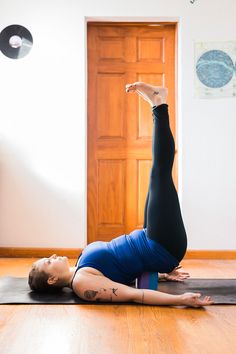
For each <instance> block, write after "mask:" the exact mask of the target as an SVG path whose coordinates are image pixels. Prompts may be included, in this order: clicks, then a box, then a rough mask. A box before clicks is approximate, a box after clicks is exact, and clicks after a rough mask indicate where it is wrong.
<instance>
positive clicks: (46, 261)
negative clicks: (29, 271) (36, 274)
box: [34, 254, 70, 278]
mask: <svg viewBox="0 0 236 354" xmlns="http://www.w3.org/2000/svg"><path fill="white" fill-rule="evenodd" d="M34 265H35V266H37V268H38V270H39V271H44V272H45V273H47V274H50V275H52V276H55V277H58V278H62V277H63V275H64V274H66V273H68V271H69V270H70V265H69V262H68V258H67V257H58V256H57V255H56V254H53V255H52V256H51V257H48V258H41V259H39V260H38V261H36V262H35V263H34Z"/></svg>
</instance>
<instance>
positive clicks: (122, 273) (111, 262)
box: [76, 229, 179, 285]
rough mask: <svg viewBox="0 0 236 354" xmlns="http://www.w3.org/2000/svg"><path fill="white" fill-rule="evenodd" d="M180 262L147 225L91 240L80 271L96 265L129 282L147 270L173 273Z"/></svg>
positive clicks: (107, 273)
mask: <svg viewBox="0 0 236 354" xmlns="http://www.w3.org/2000/svg"><path fill="white" fill-rule="evenodd" d="M178 264H179V262H178V260H177V259H176V258H175V257H173V256H172V255H171V254H170V253H169V252H168V251H167V250H166V249H165V248H164V247H163V246H161V245H160V244H159V243H157V242H156V241H153V240H151V239H149V238H148V237H147V235H146V229H142V230H134V231H133V232H131V233H130V234H129V235H122V236H118V237H116V238H114V239H113V240H111V241H110V242H104V241H96V242H92V243H90V244H89V245H88V246H86V247H85V249H84V250H83V252H82V253H81V255H80V256H79V258H78V260H77V263H76V266H77V269H76V271H77V270H79V269H80V268H83V267H92V268H95V269H97V270H99V271H100V272H102V273H103V274H104V275H105V276H106V277H107V278H109V279H111V280H113V281H115V282H118V283H122V284H126V285H129V284H131V283H132V282H133V281H134V280H135V279H136V278H137V277H139V276H140V275H141V274H142V273H144V272H159V273H170V272H171V271H172V270H173V269H174V268H175V267H177V266H178Z"/></svg>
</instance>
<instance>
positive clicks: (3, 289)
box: [0, 276, 236, 305]
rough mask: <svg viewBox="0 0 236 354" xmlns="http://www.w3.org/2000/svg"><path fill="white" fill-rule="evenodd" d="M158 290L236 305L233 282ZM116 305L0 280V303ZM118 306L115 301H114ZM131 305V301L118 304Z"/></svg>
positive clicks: (22, 280) (164, 284) (164, 286)
mask: <svg viewBox="0 0 236 354" xmlns="http://www.w3.org/2000/svg"><path fill="white" fill-rule="evenodd" d="M158 290H159V291H162V292H168V293H170V294H181V293H184V292H200V293H201V294H202V295H203V296H204V295H209V296H211V297H212V299H213V300H214V302H215V304H216V305H217V304H219V305H220V304H229V305H233V304H236V279H188V280H186V281H184V282H182V283H180V282H168V281H163V282H161V281H160V282H159V284H158ZM114 303H115V302H112V303H111V302H90V301H84V300H82V299H81V298H79V297H77V296H76V295H75V294H74V292H73V291H72V290H71V289H69V288H63V289H62V291H61V292H59V293H56V294H47V293H43V294H40V293H36V292H34V291H31V290H30V288H29V286H28V279H27V278H19V277H17V278H16V277H11V276H5V277H0V304H114ZM117 303H118V302H117ZM119 304H120V305H121V304H133V305H137V304H136V303H133V302H126V303H124V302H119Z"/></svg>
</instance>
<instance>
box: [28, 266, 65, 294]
mask: <svg viewBox="0 0 236 354" xmlns="http://www.w3.org/2000/svg"><path fill="white" fill-rule="evenodd" d="M49 276H50V275H49V274H47V273H46V272H44V271H43V270H41V271H40V270H39V269H38V268H37V267H36V265H34V266H33V267H32V269H31V271H30V272H29V277H28V284H29V287H30V289H31V290H34V291H37V292H57V291H59V290H61V289H62V288H61V287H59V286H58V285H54V284H51V285H50V284H48V282H47V281H48V278H49Z"/></svg>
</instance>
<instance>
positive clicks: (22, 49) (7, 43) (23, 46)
mask: <svg viewBox="0 0 236 354" xmlns="http://www.w3.org/2000/svg"><path fill="white" fill-rule="evenodd" d="M32 45H33V37H32V35H31V33H30V31H29V30H28V29H27V28H25V27H23V26H21V25H11V26H8V27H6V28H4V29H3V30H2V32H1V33H0V49H1V51H2V53H3V54H4V55H6V56H7V57H8V58H12V59H20V58H23V57H25V56H26V55H27V54H28V53H29V51H30V50H31V47H32Z"/></svg>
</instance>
